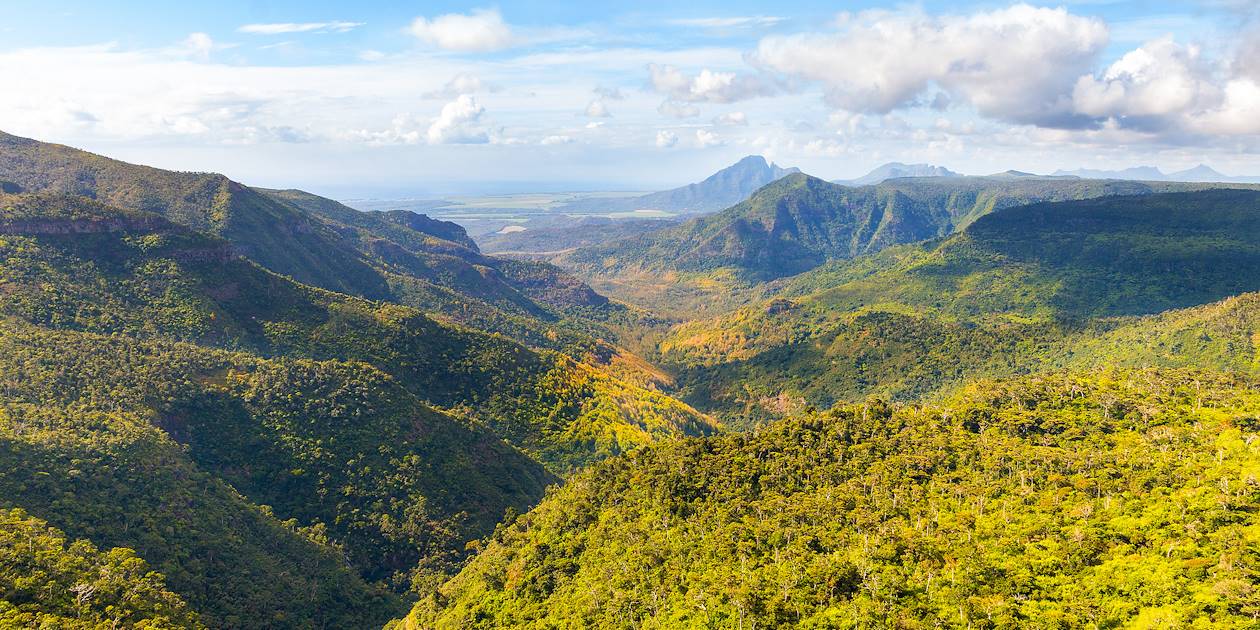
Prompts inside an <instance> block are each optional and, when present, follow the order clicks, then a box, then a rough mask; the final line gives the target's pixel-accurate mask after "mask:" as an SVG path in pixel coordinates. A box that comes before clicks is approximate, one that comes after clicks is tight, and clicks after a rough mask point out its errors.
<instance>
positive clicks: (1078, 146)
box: [0, 0, 1260, 198]
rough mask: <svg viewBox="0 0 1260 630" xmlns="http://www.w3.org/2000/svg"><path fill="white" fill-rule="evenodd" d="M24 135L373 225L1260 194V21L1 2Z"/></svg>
mask: <svg viewBox="0 0 1260 630" xmlns="http://www.w3.org/2000/svg"><path fill="white" fill-rule="evenodd" d="M0 81H3V86H4V88H3V89H0V130H3V131H6V132H8V133H13V134H17V135H21V136H26V137H33V138H36V139H39V140H45V141H50V142H59V143H63V144H69V145H72V146H77V147H82V148H85V149H88V150H91V151H96V152H100V153H104V154H107V155H110V156H111V157H118V158H120V159H125V160H128V161H132V162H138V163H143V164H150V165H154V166H159V167H163V168H171V169H178V170H197V171H215V172H221V173H225V174H227V175H228V176H230V177H232V178H234V179H237V180H239V181H243V182H245V183H248V184H252V185H260V186H272V187H297V188H303V189H306V190H311V191H313V192H317V193H321V194H327V195H332V196H337V197H340V198H349V197H397V196H438V195H451V194H486V193H507V192H542V191H566V190H568V191H572V190H654V189H660V188H665V187H669V186H675V185H679V184H682V183H686V182H690V181H695V180H698V179H700V178H703V177H704V176H706V175H708V174H710V173H712V172H713V171H715V170H716V169H718V168H721V167H723V166H726V165H728V164H730V163H733V162H734V161H736V160H737V159H739V158H740V157H742V156H745V155H750V154H761V155H765V156H766V157H767V158H769V159H771V160H774V161H775V162H777V163H779V164H781V165H785V166H797V167H800V168H801V169H802V170H804V171H806V172H807V173H811V174H814V175H817V176H820V177H825V178H828V179H835V178H848V177H855V176H858V175H861V174H862V173H865V172H866V171H869V170H870V169H872V168H874V167H875V166H878V165H879V164H882V163H884V162H890V161H901V162H909V163H915V162H927V163H932V164H938V165H942V166H946V167H948V168H951V169H953V170H956V171H959V172H963V173H968V174H985V173H993V172H999V171H1004V170H1007V169H1017V170H1021V171H1029V172H1040V173H1048V172H1053V171H1055V170H1057V169H1061V168H1062V169H1074V168H1104V169H1111V168H1122V167H1127V166H1137V165H1154V166H1158V167H1160V168H1163V169H1164V170H1165V171H1173V170H1178V169H1182V168H1189V167H1192V166H1194V165H1196V164H1199V163H1207V164H1209V165H1211V166H1212V167H1214V168H1216V169H1218V170H1220V171H1222V172H1224V173H1226V174H1231V175H1244V174H1246V175H1260V2H1257V1H1256V0H1203V1H1202V2H1169V1H1121V0H1081V1H1076V2H1063V3H1058V4H1040V3H1009V2H958V1H955V2H936V1H925V2H919V3H904V4H903V3H881V2H815V1H812V0H807V1H797V2H794V1H791V0H783V1H780V2H773V3H772V2H745V1H740V0H725V1H723V2H709V1H699V2H687V3H681V2H634V3H606V2H590V1H586V2H571V3H570V2H537V1H518V2H510V1H509V2H498V3H493V4H481V3H473V4H468V3H457V2H373V1H367V0H361V1H359V2H353V3H351V2H329V1H320V0H314V1H312V0H307V1H301V2H299V1H288V0H285V1H269V0H220V1H217V2H213V3H211V2H190V1H186V2H140V1H114V2H110V1H102V0H94V1H69V0H38V1H33V0H0Z"/></svg>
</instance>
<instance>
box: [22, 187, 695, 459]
mask: <svg viewBox="0 0 1260 630" xmlns="http://www.w3.org/2000/svg"><path fill="white" fill-rule="evenodd" d="M30 217H35V218H33V219H32V218H30ZM81 217H88V218H81ZM0 234H3V235H5V236H4V238H3V240H0V256H2V258H0V260H3V263H0V287H4V288H3V290H2V291H0V312H2V313H6V314H9V315H12V316H16V317H19V318H21V319H23V320H25V321H29V322H31V323H34V324H37V325H41V326H47V327H52V328H64V329H69V330H80V331H88V332H98V333H108V334H125V335H128V336H136V337H145V338H166V339H178V340H184V341H191V342H196V343H200V344H203V345H212V346H218V347H226V348H234V349H241V350H248V351H251V352H255V353H259V354H262V355H267V356H290V357H303V358H310V359H316V360H329V359H335V360H351V361H364V362H367V363H370V364H372V365H374V366H376V367H377V368H379V369H381V370H383V371H384V372H386V373H388V374H390V375H392V376H393V377H394V378H396V379H397V381H398V382H399V383H400V384H401V385H402V386H403V387H404V388H406V389H407V390H408V391H409V392H411V393H412V394H413V395H415V396H417V397H419V398H420V399H422V400H425V401H427V402H429V403H430V404H433V405H437V406H439V407H443V408H446V409H451V410H456V411H457V412H458V413H464V414H469V415H472V416H473V417H475V418H476V419H477V420H478V421H480V422H483V423H485V424H487V425H488V426H490V427H492V428H493V429H494V430H495V431H496V432H498V434H499V435H501V436H503V437H504V438H505V439H507V440H508V441H510V442H511V443H513V444H515V445H517V446H519V447H521V448H523V449H525V450H526V451H527V452H529V453H530V454H531V455H534V456H536V457H538V458H539V459H540V461H543V462H544V463H546V464H547V465H549V466H551V467H552V469H553V470H555V471H557V472H568V471H570V470H572V469H573V468H574V467H576V466H579V465H581V464H584V463H587V462H590V461H594V460H595V459H598V458H600V457H604V456H607V455H608V454H612V453H617V452H620V451H622V450H625V449H628V448H633V447H635V446H638V445H640V444H643V443H646V442H648V441H651V440H652V439H656V438H658V437H664V436H669V435H680V434H702V433H707V432H711V431H713V430H714V428H715V427H714V424H713V421H712V420H710V419H709V418H706V417H704V416H702V415H701V414H699V413H697V412H696V411H694V410H693V409H690V408H689V407H687V406H685V405H683V404H681V403H678V402H677V401H675V400H673V399H671V398H668V397H667V396H664V395H662V394H660V393H657V392H654V391H651V390H649V389H645V388H643V387H641V386H639V385H633V384H630V383H627V382H625V381H622V380H620V379H618V378H615V377H613V376H610V375H608V374H607V373H606V372H604V371H603V370H601V369H598V368H594V367H591V366H588V365H584V364H581V363H578V362H576V361H574V360H572V359H570V358H569V357H568V356H566V355H564V354H560V353H556V352H550V351H534V350H531V349H529V348H527V347H526V346H523V345H521V344H518V343H516V342H513V341H511V340H509V339H507V338H506V337H504V336H502V335H494V334H487V333H482V332H479V331H475V330H472V329H468V328H463V327H460V326H457V325H451V324H445V323H442V322H439V321H436V320H434V319H431V318H429V317H427V316H425V315H423V314H421V313H420V312H418V311H416V310H414V309H411V308H407V307H403V306H397V305H392V304H387V303H373V302H367V301H363V300H360V299H356V298H352V297H348V296H345V295H340V294H335V293H330V292H327V291H323V290H320V289H315V288H312V287H307V286H303V285H300V284H297V283H294V282H292V281H290V280H288V279H286V278H283V277H281V276H277V275H275V274H272V273H269V272H267V271H266V270H264V269H261V268H259V267H258V266H257V265H254V264H253V263H251V262H250V261H248V260H245V259H243V258H239V257H236V256H234V255H232V251H231V248H230V246H228V244H226V243H224V242H223V241H221V240H218V239H215V238H213V237H209V236H204V235H201V234H198V233H194V232H190V231H188V230H186V229H184V228H182V227H180V226H176V225H174V224H171V223H169V222H167V221H164V220H163V219H161V218H160V217H156V216H153V215H147V214H144V213H134V212H126V211H122V212H119V211H116V210H113V209H111V208H109V207H107V206H103V205H101V204H99V203H97V202H92V201H88V200H84V199H82V198H73V197H48V196H30V195H18V196H9V197H6V198H0Z"/></svg>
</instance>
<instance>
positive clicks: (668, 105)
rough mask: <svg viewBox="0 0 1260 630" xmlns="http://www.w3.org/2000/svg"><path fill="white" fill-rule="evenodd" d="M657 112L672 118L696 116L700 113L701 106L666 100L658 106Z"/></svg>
mask: <svg viewBox="0 0 1260 630" xmlns="http://www.w3.org/2000/svg"><path fill="white" fill-rule="evenodd" d="M656 111H657V113H659V114H660V115H662V116H668V117H670V118H695V117H696V116H699V115H700V108H699V107H696V106H695V105H691V104H689V103H679V102H677V101H670V100H666V101H665V102H663V103H661V104H660V106H658V107H657V108H656Z"/></svg>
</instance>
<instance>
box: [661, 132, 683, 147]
mask: <svg viewBox="0 0 1260 630" xmlns="http://www.w3.org/2000/svg"><path fill="white" fill-rule="evenodd" d="M676 144H678V134H676V133H674V132H672V131H668V130H661V131H658V132H656V146H657V147H658V148H661V149H668V148H670V147H673V146H674V145H676Z"/></svg>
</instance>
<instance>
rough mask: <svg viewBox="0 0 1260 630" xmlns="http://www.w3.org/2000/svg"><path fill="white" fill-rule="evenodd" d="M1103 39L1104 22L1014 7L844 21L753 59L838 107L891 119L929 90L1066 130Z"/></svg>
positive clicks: (784, 39)
mask: <svg viewBox="0 0 1260 630" xmlns="http://www.w3.org/2000/svg"><path fill="white" fill-rule="evenodd" d="M1106 43H1107V27H1106V25H1105V24H1104V23H1103V22H1102V21H1101V20H1098V19H1094V18H1087V17H1080V16H1076V15H1072V14H1071V13H1068V11H1067V10H1066V9H1062V8H1059V9H1045V8H1036V7H1032V6H1029V5H1027V4H1017V5H1014V6H1011V7H1009V8H1005V9H999V10H995V11H989V12H979V13H974V14H971V15H962V16H959V15H952V16H942V17H937V16H929V15H926V14H924V13H922V12H920V11H917V10H908V11H902V12H890V11H865V12H862V13H858V14H856V15H842V16H841V17H840V18H839V19H838V20H837V30H836V31H835V32H834V33H805V34H796V35H788V36H774V37H767V38H765V39H763V40H762V41H761V42H760V44H759V45H758V47H757V51H756V53H755V55H754V56H753V60H754V62H755V63H757V64H760V65H762V66H764V67H766V68H769V69H773V70H775V71H778V72H781V73H784V74H787V75H789V76H794V77H800V78H803V79H807V80H811V81H817V82H820V83H821V84H822V85H823V86H824V88H825V89H826V97H827V100H828V102H829V103H831V104H832V105H834V106H836V107H838V108H842V109H846V110H849V111H854V112H876V113H885V112H889V111H892V110H893V109H897V108H900V107H905V106H911V105H915V104H917V103H918V101H920V100H921V99H923V98H925V97H927V96H929V94H930V93H931V92H932V91H933V90H941V91H943V92H945V93H947V94H948V96H949V97H950V99H951V100H953V101H955V102H964V103H969V104H970V105H972V106H973V107H975V109H976V110H978V111H979V112H980V113H981V114H983V115H985V116H989V117H994V118H1000V119H1003V120H1007V121H1012V122H1017V123H1038V124H1047V125H1070V124H1072V122H1073V116H1072V112H1071V98H1070V94H1071V91H1072V86H1073V84H1074V83H1075V81H1076V79H1077V78H1078V77H1079V76H1081V75H1082V74H1084V73H1086V72H1089V71H1090V69H1091V68H1092V67H1093V64H1094V63H1095V60H1096V59H1097V57H1098V55H1099V53H1100V52H1101V51H1102V50H1103V47H1104V46H1105V45H1106Z"/></svg>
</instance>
